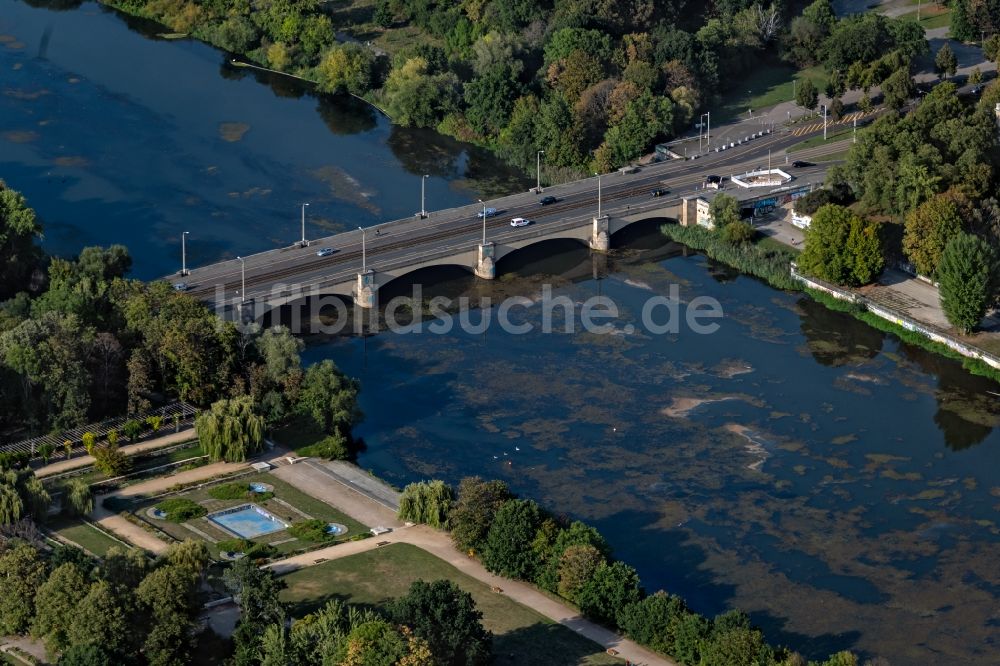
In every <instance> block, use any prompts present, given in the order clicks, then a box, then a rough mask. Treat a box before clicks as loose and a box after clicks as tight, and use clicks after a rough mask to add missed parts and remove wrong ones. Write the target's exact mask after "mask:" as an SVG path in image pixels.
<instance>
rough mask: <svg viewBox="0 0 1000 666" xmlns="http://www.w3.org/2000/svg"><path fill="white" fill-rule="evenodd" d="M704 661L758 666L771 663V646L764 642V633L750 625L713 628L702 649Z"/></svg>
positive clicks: (736, 665)
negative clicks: (722, 628)
mask: <svg viewBox="0 0 1000 666" xmlns="http://www.w3.org/2000/svg"><path fill="white" fill-rule="evenodd" d="M701 658H702V663H706V664H727V666H758V665H759V664H771V663H774V662H773V655H772V650H771V648H770V647H769V646H768V645H767V643H765V642H764V635H763V634H762V633H761V632H760V631H759V630H757V629H753V628H750V627H734V628H732V629H725V630H721V631H720V630H713V632H712V636H711V638H710V639H709V640H708V641H706V643H705V646H704V649H703V651H702V655H701Z"/></svg>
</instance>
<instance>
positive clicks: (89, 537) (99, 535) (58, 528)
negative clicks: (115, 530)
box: [52, 522, 123, 557]
mask: <svg viewBox="0 0 1000 666" xmlns="http://www.w3.org/2000/svg"><path fill="white" fill-rule="evenodd" d="M52 531H53V532H55V533H56V534H58V535H59V536H61V537H64V538H66V539H69V540H70V541H72V542H73V543H75V544H77V545H78V546H81V547H83V548H85V549H87V550H89V551H90V552H91V553H93V554H94V555H97V556H98V557H104V556H105V555H106V554H107V552H108V549H109V548H111V547H112V546H119V547H123V546H122V544H120V543H119V542H117V541H115V540H114V539H112V538H111V537H109V536H106V535H105V534H104V533H103V532H101V531H100V530H98V529H95V528H93V527H91V526H90V525H88V524H87V523H84V522H64V523H55V525H53V529H52Z"/></svg>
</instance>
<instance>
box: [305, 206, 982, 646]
mask: <svg viewBox="0 0 1000 666" xmlns="http://www.w3.org/2000/svg"><path fill="white" fill-rule="evenodd" d="M651 226H652V227H653V228H651ZM623 243H627V245H628V247H627V248H625V249H622V250H620V251H618V252H616V253H615V254H614V256H612V257H611V259H610V261H608V265H607V266H606V268H605V269H604V272H600V271H599V272H598V273H599V274H601V275H604V276H606V279H599V280H596V279H594V278H593V270H594V262H593V261H592V259H591V258H590V257H589V256H588V253H587V252H586V251H585V250H584V249H582V248H579V247H574V246H571V245H570V246H566V247H562V246H558V247H557V246H553V245H551V244H542V245H538V246H535V247H534V248H527V249H525V250H523V251H521V252H519V253H515V254H514V255H512V256H511V257H509V258H508V261H509V263H507V264H505V265H502V266H500V268H501V270H502V271H503V272H504V274H502V275H500V277H499V279H498V280H496V281H495V282H494V283H491V284H488V285H484V283H483V282H481V281H475V280H474V279H472V278H470V277H468V276H467V275H464V274H460V273H450V274H446V273H438V274H433V273H427V272H425V273H423V274H422V276H421V277H420V280H422V281H423V283H424V284H423V290H424V298H430V297H432V296H434V295H436V294H439V293H440V294H444V295H448V296H450V297H455V296H456V295H459V294H462V293H467V294H470V295H472V294H475V295H484V294H485V295H490V296H491V297H493V298H494V299H496V298H498V297H502V296H503V295H511V294H520V295H524V296H527V297H528V298H534V297H535V296H537V294H538V293H540V290H541V283H542V282H543V281H546V282H551V283H553V284H555V285H557V287H556V289H555V291H556V293H561V294H565V295H567V296H569V297H570V298H571V299H573V300H574V301H575V302H582V301H583V300H585V299H586V298H587V297H589V296H591V295H594V294H598V293H602V294H604V295H607V296H610V297H611V298H612V299H614V300H615V302H616V303H617V305H618V307H619V310H620V311H621V312H622V317H621V320H620V321H616V322H615V327H616V330H617V332H619V334H615V335H604V336H598V335H589V334H583V333H580V334H575V335H565V334H558V333H557V334H550V335H543V334H541V333H538V332H533V333H531V334H529V335H526V336H510V335H505V334H504V333H502V332H500V331H499V329H496V330H494V329H491V330H489V331H488V332H487V333H485V334H483V335H473V336H470V335H465V334H463V333H461V332H458V331H457V330H456V331H454V332H452V333H451V334H449V335H445V336H436V335H430V334H423V335H409V336H402V335H393V334H383V335H379V336H375V337H372V338H368V339H366V340H364V341H362V340H333V341H326V342H323V343H315V344H313V345H312V346H311V348H310V350H309V351H308V354H309V355H310V356H311V357H312V358H322V357H332V358H334V359H336V360H337V362H338V363H341V364H342V365H344V366H345V367H346V368H347V369H348V370H349V371H351V372H354V373H357V374H359V375H360V376H361V378H362V382H363V386H364V391H363V401H364V406H365V411H366V413H367V414H369V415H370V417H369V420H368V422H366V423H365V424H364V425H363V426H362V428H361V434H362V435H363V436H364V438H365V440H366V442H367V445H368V450H367V452H366V453H365V454H364V456H363V457H362V459H361V461H360V463H361V464H362V465H363V466H365V467H370V468H373V469H375V470H376V472H378V473H379V474H382V475H385V476H386V477H388V478H389V479H390V480H392V481H393V482H394V483H397V484H404V483H406V482H408V481H411V480H415V479H419V478H426V477H443V478H446V479H448V480H449V481H452V482H454V481H457V480H458V479H459V478H460V477H461V476H463V475H466V474H481V475H485V476H493V477H499V478H503V479H505V480H507V481H508V482H509V483H510V484H511V485H512V486H513V487H514V488H515V489H516V490H517V491H518V492H521V493H524V494H526V495H530V496H532V497H535V498H537V499H538V500H539V501H541V502H543V503H544V504H545V505H547V506H550V507H552V508H553V509H555V510H556V511H558V512H562V513H566V514H568V515H572V516H575V517H580V518H582V519H585V520H588V521H590V522H592V523H594V524H595V525H597V526H599V527H600V529H601V530H602V531H603V532H605V533H606V534H607V535H608V536H609V538H610V540H611V542H612V543H613V545H614V547H615V550H616V553H617V554H618V555H619V556H620V557H623V558H624V559H626V560H627V561H629V562H630V563H632V564H634V565H636V566H637V567H638V568H639V570H640V573H641V574H642V576H643V580H644V582H645V583H646V584H647V586H648V587H651V588H656V587H665V588H666V589H669V590H671V591H675V592H677V593H679V594H682V595H683V596H685V597H686V598H688V599H689V600H690V601H691V602H692V603H693V604H694V605H695V606H696V607H697V608H698V609H699V610H702V611H704V612H706V613H716V612H719V611H721V610H723V609H724V608H727V607H729V606H731V605H736V606H740V607H743V608H746V609H748V610H750V611H751V612H752V614H753V617H754V619H755V621H757V622H759V623H761V624H762V626H764V627H765V628H766V629H767V631H768V632H769V636H770V637H771V639H772V640H774V641H776V642H783V643H787V644H790V645H793V646H795V647H796V648H799V649H802V650H804V651H806V652H809V653H811V654H813V655H815V656H818V655H820V654H825V653H829V652H830V651H833V650H836V649H842V648H853V649H857V650H861V651H864V652H865V653H868V654H882V655H885V656H887V657H889V658H890V659H891V661H892V663H894V664H918V663H927V660H928V659H931V660H934V661H935V662H936V663H990V662H991V660H992V655H993V651H992V649H991V647H992V646H991V641H992V640H995V629H994V628H993V627H992V625H991V622H992V619H991V618H993V617H994V615H995V609H996V607H997V602H998V597H1000V575H998V572H997V570H996V567H995V561H996V558H997V556H998V555H1000V548H998V539H1000V528H998V525H997V523H996V519H997V516H996V511H997V508H998V504H1000V470H998V467H997V462H998V457H1000V456H998V454H997V451H998V449H997V445H998V435H997V434H996V432H995V431H994V429H993V427H992V424H993V423H994V422H995V419H996V418H998V417H1000V410H998V408H997V406H996V405H995V404H994V403H990V402H986V401H983V400H982V399H981V395H982V394H983V390H984V387H985V386H987V385H988V383H987V384H983V381H984V380H980V379H978V378H975V377H970V376H969V375H968V374H967V373H965V372H964V370H962V368H961V366H960V365H958V364H957V363H955V362H953V361H949V360H947V359H943V358H941V357H937V356H933V355H926V354H924V353H923V352H921V351H919V350H914V349H912V348H909V347H906V346H903V345H900V344H899V342H898V341H896V340H895V339H893V338H891V337H889V336H885V335H884V334H882V333H880V332H878V331H874V330H873V329H871V328H869V327H867V326H865V325H864V324H862V323H860V322H858V321H857V320H854V319H852V318H850V317H848V316H847V315H843V314H839V313H832V312H830V311H828V310H826V309H825V308H820V307H817V306H816V304H815V303H813V302H811V301H809V300H808V299H805V298H803V297H801V296H798V295H792V294H782V293H779V292H775V291H774V290H772V289H770V288H768V287H766V286H765V285H763V284H761V283H759V282H758V281H756V280H753V279H750V278H746V277H738V276H732V277H730V276H727V279H726V280H724V281H721V282H720V281H718V280H717V279H716V274H715V273H713V267H711V266H710V264H709V262H708V261H707V260H705V259H704V258H702V257H700V256H684V254H683V253H682V251H681V248H679V247H677V246H675V245H670V244H664V243H663V241H662V240H660V238H659V237H658V236H657V235H656V234H655V225H650V226H647V227H646V228H645V229H640V230H639V231H638V233H633V234H632V235H631V237H621V238H619V237H616V238H615V244H616V245H617V246H621V245H622V244H623ZM641 248H644V249H641ZM501 263H502V264H503V262H501ZM542 276H544V277H542ZM435 277H436V278H440V279H442V280H443V282H441V283H440V284H437V285H431V284H430V282H431V281H432V280H433V279H434V278H435ZM674 283H675V284H679V285H680V286H681V297H682V299H685V300H686V299H690V298H692V297H693V296H695V295H702V294H704V295H709V296H712V297H714V298H716V299H718V300H719V301H720V302H721V303H722V304H723V307H724V308H725V311H726V315H727V316H726V318H725V319H724V321H723V325H722V328H721V329H720V331H719V332H718V333H716V334H714V335H710V336H696V335H693V334H691V333H689V332H687V333H685V332H682V333H680V334H679V335H675V336H651V335H649V334H644V333H636V334H633V335H625V334H621V333H620V331H621V330H622V329H623V327H624V325H625V324H627V323H633V324H635V323H637V322H638V314H639V313H640V312H641V309H642V304H643V302H644V301H645V299H646V298H648V297H649V296H650V295H652V294H665V293H667V289H668V287H669V285H670V284H674ZM406 288H407V285H405V284H399V285H396V289H397V290H398V292H399V293H406ZM494 302H495V300H494ZM538 310H539V308H538V307H534V308H528V309H526V310H522V312H523V321H526V322H529V323H534V324H535V325H536V327H537V325H538V323H539V317H540V314H539V311H538ZM973 414H974V415H975V416H974V417H973V416H972V415H973ZM942 415H947V416H945V417H944V418H942ZM970 419H971V420H970ZM970 433H975V434H976V435H977V436H978V439H979V441H980V445H979V446H974V447H970V448H966V449H964V450H961V451H955V450H953V448H954V447H955V442H956V441H959V440H961V441H968V439H970V438H971V437H972V435H971V434H970ZM914 637H919V638H916V639H915V638H914Z"/></svg>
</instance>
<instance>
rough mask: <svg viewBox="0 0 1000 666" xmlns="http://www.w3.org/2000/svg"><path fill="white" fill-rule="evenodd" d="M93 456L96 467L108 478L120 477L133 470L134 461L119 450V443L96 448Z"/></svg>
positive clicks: (110, 443)
mask: <svg viewBox="0 0 1000 666" xmlns="http://www.w3.org/2000/svg"><path fill="white" fill-rule="evenodd" d="M115 439H117V438H115ZM91 455H93V456H94V467H95V468H97V470H98V471H99V472H103V473H104V474H107V475H108V476H120V475H122V474H125V473H127V472H128V471H129V470H130V469H132V459H131V458H129V457H128V455H127V454H125V453H124V452H123V451H122V450H121V449H120V448H118V444H117V441H116V442H114V443H112V442H110V441H109V442H108V443H107V444H99V445H97V446H95V447H94V450H93V452H92V453H91Z"/></svg>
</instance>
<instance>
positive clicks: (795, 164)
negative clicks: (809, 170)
mask: <svg viewBox="0 0 1000 666" xmlns="http://www.w3.org/2000/svg"><path fill="white" fill-rule="evenodd" d="M792 166H793V167H795V168H796V169H805V168H806V167H811V166H816V165H815V164H813V163H812V162H806V161H805V160H795V161H794V162H792Z"/></svg>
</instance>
